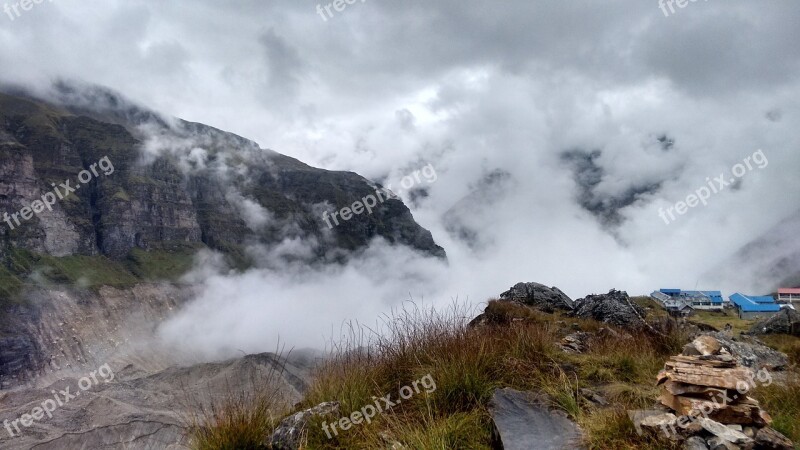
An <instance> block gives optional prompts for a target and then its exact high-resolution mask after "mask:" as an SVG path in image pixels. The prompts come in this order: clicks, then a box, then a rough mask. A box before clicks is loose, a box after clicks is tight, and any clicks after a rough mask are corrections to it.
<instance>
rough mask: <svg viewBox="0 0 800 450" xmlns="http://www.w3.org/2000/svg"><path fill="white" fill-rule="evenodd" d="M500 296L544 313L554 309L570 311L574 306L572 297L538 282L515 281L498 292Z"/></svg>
mask: <svg viewBox="0 0 800 450" xmlns="http://www.w3.org/2000/svg"><path fill="white" fill-rule="evenodd" d="M500 298H502V299H504V300H514V301H518V302H520V303H522V304H525V305H528V306H532V307H534V308H536V309H538V310H540V311H544V312H546V313H552V312H554V311H556V310H560V311H571V310H572V308H573V306H574V302H573V301H572V299H571V298H569V297H568V296H567V294H565V293H563V292H562V291H561V289H559V288H557V287H547V286H545V285H543V284H539V283H517V284H515V285H514V286H513V287H511V289H509V290H507V291H506V292H503V293H502V294H500Z"/></svg>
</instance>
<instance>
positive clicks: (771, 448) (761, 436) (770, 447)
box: [755, 427, 794, 450]
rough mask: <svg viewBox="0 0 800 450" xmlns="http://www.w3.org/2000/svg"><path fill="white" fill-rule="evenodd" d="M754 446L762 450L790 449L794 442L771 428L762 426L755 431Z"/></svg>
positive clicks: (792, 447)
mask: <svg viewBox="0 0 800 450" xmlns="http://www.w3.org/2000/svg"><path fill="white" fill-rule="evenodd" d="M755 440H756V448H759V449H764V450H792V449H794V444H793V443H792V441H790V440H789V438H787V437H786V436H784V435H782V434H781V433H779V432H777V431H776V430H775V429H773V428H769V427H766V428H762V429H760V430H758V433H756V438H755Z"/></svg>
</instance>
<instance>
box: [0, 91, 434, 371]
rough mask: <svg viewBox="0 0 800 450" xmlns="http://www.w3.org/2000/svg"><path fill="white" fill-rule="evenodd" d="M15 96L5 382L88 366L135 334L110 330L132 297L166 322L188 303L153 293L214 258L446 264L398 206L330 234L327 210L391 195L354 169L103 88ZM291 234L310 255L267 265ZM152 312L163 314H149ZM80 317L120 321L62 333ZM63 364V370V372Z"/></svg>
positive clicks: (2, 291) (0, 359)
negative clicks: (406, 258)
mask: <svg viewBox="0 0 800 450" xmlns="http://www.w3.org/2000/svg"><path fill="white" fill-rule="evenodd" d="M11 92H12V93H6V94H3V93H0V216H1V217H0V386H2V385H3V384H5V385H8V384H9V383H10V381H9V380H11V379H13V378H15V377H16V378H19V379H22V380H24V379H28V378H30V376H31V374H40V373H42V370H43V368H45V367H49V366H51V365H53V364H56V365H58V366H60V365H62V364H64V363H70V364H71V363H77V362H80V361H81V360H82V359H85V357H86V355H85V354H83V353H84V350H75V349H74V348H71V347H70V346H69V345H66V344H64V342H70V341H72V340H75V339H77V341H76V343H74V346H77V347H80V348H82V349H85V348H86V347H88V346H94V345H101V344H100V342H99V341H98V339H99V340H102V342H103V343H105V342H106V341H107V340H108V339H112V338H113V339H117V338H120V336H110V335H107V334H106V333H105V331H107V329H112V328H113V327H116V326H119V325H120V323H121V322H119V319H120V318H119V317H117V316H116V315H115V311H114V310H113V309H111V308H113V307H112V306H111V305H119V304H121V303H125V301H123V302H121V303H118V302H117V300H118V299H119V298H120V296H122V297H125V296H128V297H130V298H128V299H126V301H133V302H135V303H136V304H139V305H143V308H144V309H142V310H141V311H138V312H137V314H140V315H142V317H146V318H147V319H148V320H156V319H161V318H163V317H162V316H163V314H162V313H163V312H164V310H163V308H166V307H168V306H169V307H172V306H175V305H174V303H175V302H164V301H161V300H162V297H169V296H172V297H176V298H177V297H184V296H183V295H178V294H177V293H176V292H175V289H174V288H168V287H163V288H160V289H151V288H147V287H141V286H140V285H141V284H142V283H145V282H150V281H162V280H175V279H176V278H177V277H178V276H179V275H180V274H181V273H183V272H185V271H186V270H188V269H189V267H190V266H191V264H192V256H193V255H194V254H195V253H196V252H197V251H198V250H200V249H204V248H208V249H212V250H215V251H218V252H220V253H222V254H223V255H225V256H226V259H227V262H228V263H229V264H230V265H231V266H233V267H236V268H239V269H242V268H246V267H249V266H251V265H255V264H275V265H279V264H282V263H284V262H286V261H292V260H297V259H300V260H303V262H305V263H308V264H325V263H336V262H341V261H344V260H346V259H347V257H348V255H350V254H352V252H355V251H359V250H360V249H363V248H365V247H366V246H367V245H368V244H369V242H370V241H371V240H373V239H375V238H383V239H385V240H387V241H389V242H390V243H393V244H396V245H405V246H409V247H411V248H414V249H416V250H418V251H420V252H422V253H425V254H428V255H430V256H433V257H444V256H445V253H444V250H443V249H442V248H441V247H439V246H438V245H436V243H435V242H434V240H433V237H432V236H431V233H430V232H429V231H427V230H425V229H424V228H422V227H421V226H419V225H418V224H417V223H416V222H415V221H414V218H413V217H412V215H411V212H410V211H409V209H408V208H407V207H406V206H405V205H404V204H403V202H402V201H400V200H399V199H398V198H392V199H388V200H386V201H385V202H384V203H381V204H379V205H378V206H377V207H376V208H375V209H374V212H373V213H372V214H361V215H356V216H354V217H353V218H352V219H351V220H349V221H346V222H345V221H343V222H341V224H340V225H339V226H335V227H333V228H330V229H329V227H328V226H327V225H326V224H325V222H324V221H323V219H322V212H323V211H334V210H338V209H340V208H342V207H344V206H347V205H351V204H352V203H353V202H354V201H356V200H358V199H361V198H363V197H365V196H367V195H370V194H374V192H375V189H376V188H377V186H376V185H375V184H373V183H372V182H370V181H369V180H366V179H365V178H363V177H361V176H359V175H357V174H355V173H350V172H331V171H326V170H321V169H316V168H313V167H310V166H308V165H306V164H303V163H302V162H300V161H297V160H295V159H292V158H289V157H287V156H284V155H281V154H278V153H276V152H273V151H270V150H264V149H260V148H259V147H258V146H257V145H256V144H255V143H254V142H251V141H248V140H246V139H244V138H241V137H239V136H236V135H233V134H230V133H225V132H223V131H220V130H217V129H214V128H211V127H208V126H205V125H202V124H197V123H189V122H185V121H181V120H177V119H169V118H163V117H161V116H159V115H158V114H156V113H154V112H152V111H148V110H147V109H144V108H142V107H139V106H136V105H133V104H131V103H129V102H127V101H126V100H124V99H122V98H121V97H119V96H117V95H116V94H114V93H111V92H109V91H106V90H103V89H100V88H95V87H80V88H76V87H74V86H70V85H66V84H63V83H62V84H58V85H56V86H55V87H54V89H53V90H52V92H49V93H48V98H49V100H48V101H43V100H40V99H37V98H34V96H32V95H29V94H26V93H24V92H21V91H11ZM81 174H83V175H81ZM81 177H83V178H81ZM67 183H68V185H69V187H66V184H67ZM72 189H74V192H72V193H69V192H68V191H69V190H72ZM62 196H63V198H61V197H62ZM47 199H50V200H52V201H51V202H48V204H47V206H46V207H43V205H42V203H43V202H44V201H46V200H47ZM37 200H39V202H38V203H39V206H40V207H39V210H40V211H36V209H37V208H36V205H37ZM26 207H31V208H32V209H33V210H34V212H35V214H31V213H30V209H29V208H26ZM26 209H28V211H27V215H28V217H26V216H25V214H24V212H25V211H26ZM3 214H7V216H4V215H3ZM6 219H7V220H6ZM24 219H28V220H24ZM287 240H294V241H299V242H302V243H303V244H304V249H303V251H301V252H293V253H286V252H280V251H277V252H276V253H275V254H276V255H277V257H270V258H267V261H259V260H258V258H259V257H260V256H259V255H264V254H269V255H271V253H270V251H271V250H274V249H276V248H280V245H281V243H283V242H286V241H287ZM252 249H257V251H252ZM108 286H112V287H116V288H118V289H123V290H126V291H125V293H121V291H114V292H111V291H109V290H107V288H106V287H108ZM164 286H165V285H164ZM43 288H44V289H43ZM104 289H105V290H104ZM59 296H62V297H63V296H66V297H68V299H69V300H68V301H62V300H63V299H62V298H60V297H59ZM76 302H77V303H76ZM152 302H155V303H158V304H159V306H158V308H161V310H159V311H154V310H148V307H147V305H148V304H150V303H152ZM170 303H171V304H170ZM75 304H78V305H83V306H85V305H87V304H98V305H101V306H100V307H98V308H95V309H93V311H92V312H91V314H93V316H92V315H87V314H89V313H88V312H87V311H81V312H80V313H74V312H73V311H70V310H69V307H70V306H68V305H75ZM81 314H82V315H83V316H82V317H105V318H108V319H109V320H108V324H109V325H107V326H103V327H102V329H99V330H95V334H96V336H93V337H92V338H91V339H88V340H83V339H81V338H80V337H73V336H70V335H69V333H66V334H63V335H61V334H59V333H55V332H54V330H58V329H59V327H60V326H62V325H59V324H69V323H71V322H73V321H74V320H78V319H76V317H78V316H80V315H81ZM156 316H158V317H156ZM50 318H53V319H52V321H51V320H50ZM50 322H52V323H50ZM67 326H68V325H67ZM58 339H60V340H61V341H59V342H60V343H59V344H58V346H57V347H58V348H55V347H54V344H52V342H53V341H55V340H58ZM70 345H72V344H70ZM66 347H70V348H66ZM53 355H61V356H65V358H63V359H64V361H62V362H59V363H53V362H52V360H53V358H54V356H53Z"/></svg>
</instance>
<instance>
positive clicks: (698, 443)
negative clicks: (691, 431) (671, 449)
mask: <svg viewBox="0 0 800 450" xmlns="http://www.w3.org/2000/svg"><path fill="white" fill-rule="evenodd" d="M683 450H708V445H706V441H705V439H703V438H701V437H699V436H692V437H690V438H689V439H686V441H685V442H684V443H683Z"/></svg>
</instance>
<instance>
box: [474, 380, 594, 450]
mask: <svg viewBox="0 0 800 450" xmlns="http://www.w3.org/2000/svg"><path fill="white" fill-rule="evenodd" d="M489 412H490V414H491V416H492V420H493V421H494V426H495V434H496V436H495V437H496V440H498V441H499V442H497V443H498V444H499V445H500V447H499V448H503V449H505V450H530V449H534V448H535V449H537V450H564V449H579V448H581V447H580V440H581V431H580V429H579V428H578V426H577V425H575V423H573V422H572V421H570V420H569V419H568V418H566V417H564V415H563V414H559V413H558V412H557V411H550V410H549V409H548V408H547V406H545V405H544V404H543V402H541V401H537V400H536V399H535V398H534V396H533V394H531V393H528V392H520V391H516V390H513V389H510V388H506V389H498V390H495V392H494V396H493V397H492V400H491V402H490V404H489Z"/></svg>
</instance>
